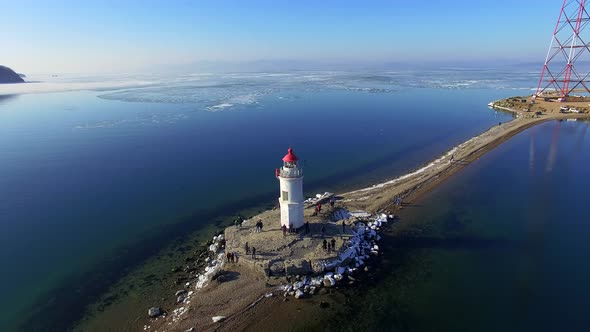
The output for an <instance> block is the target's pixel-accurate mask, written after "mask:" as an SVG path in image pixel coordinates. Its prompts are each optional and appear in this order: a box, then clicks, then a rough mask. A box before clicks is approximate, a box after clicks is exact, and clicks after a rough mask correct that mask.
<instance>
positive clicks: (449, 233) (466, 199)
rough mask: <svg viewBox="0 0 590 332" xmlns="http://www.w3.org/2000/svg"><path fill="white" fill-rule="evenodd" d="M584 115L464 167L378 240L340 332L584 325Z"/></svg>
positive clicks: (587, 163) (526, 135)
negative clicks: (373, 273) (369, 271)
mask: <svg viewBox="0 0 590 332" xmlns="http://www.w3.org/2000/svg"><path fill="white" fill-rule="evenodd" d="M589 126H590V123H588V122H557V121H555V122H548V123H545V124H542V125H539V126H537V127H534V128H532V129H529V130H527V131H524V132H522V133H520V134H519V135H517V136H515V137H514V138H512V139H511V140H510V141H508V142H506V143H504V144H503V145H501V146H500V147H498V148H497V149H495V150H494V151H492V152H491V153H489V154H487V155H485V156H484V157H482V158H481V159H480V160H477V161H475V162H474V163H473V164H471V165H469V166H468V167H467V168H466V169H465V170H464V171H462V172H461V173H460V174H459V175H458V176H455V177H453V178H452V179H451V180H449V181H447V182H446V183H444V184H443V185H441V186H440V187H438V188H437V189H436V190H434V191H432V192H431V193H429V194H428V195H426V197H424V198H423V199H421V200H419V201H418V202H417V203H416V205H415V206H412V207H409V208H407V209H406V211H404V213H403V214H402V216H403V218H402V220H401V222H400V223H399V224H397V225H395V226H393V229H394V231H393V232H392V234H390V235H389V236H388V237H387V238H386V239H385V240H384V241H383V242H382V245H383V246H385V252H386V255H385V258H384V264H382V265H381V266H380V267H379V268H380V269H381V271H380V274H379V275H378V276H377V277H376V278H377V279H376V281H374V283H373V284H372V285H371V286H370V287H365V288H363V289H361V290H355V291H354V292H355V294H354V296H353V297H352V298H353V300H352V301H351V302H350V303H349V304H348V309H349V310H346V311H345V312H346V314H345V315H343V317H340V319H339V320H336V321H335V322H333V323H334V324H340V323H342V324H344V325H345V326H346V328H348V327H350V326H354V327H355V328H364V329H366V330H400V331H500V330H501V331H557V330H560V331H561V330H567V331H583V330H587V327H588V324H589V323H590V316H589V315H588V304H589V303H590V302H589V301H590V300H589V299H590V285H589V284H588V282H587V281H588V280H589V278H590V266H589V265H588V257H590V244H589V242H588V239H589V238H590V223H589V219H588V213H587V210H586V205H585V204H586V203H584V202H585V201H586V196H585V190H586V189H587V188H588V186H589V185H590V178H588V177H587V176H586V175H585V174H587V169H588V167H590V154H589V153H588V147H589V146H590V135H589V134H588V127H589Z"/></svg>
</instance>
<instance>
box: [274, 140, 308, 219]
mask: <svg viewBox="0 0 590 332" xmlns="http://www.w3.org/2000/svg"><path fill="white" fill-rule="evenodd" d="M298 160H299V158H297V156H296V155H295V154H294V153H293V149H291V148H289V150H288V152H287V155H285V156H284V157H283V167H281V168H280V169H279V168H277V169H276V174H275V175H276V177H277V179H279V183H280V190H281V195H280V197H279V204H280V205H281V227H282V226H283V225H284V226H286V227H287V228H290V227H293V228H299V227H301V226H303V170H302V169H301V168H299V166H298V165H297V161H298Z"/></svg>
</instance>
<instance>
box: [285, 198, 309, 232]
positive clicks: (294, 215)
mask: <svg viewBox="0 0 590 332" xmlns="http://www.w3.org/2000/svg"><path fill="white" fill-rule="evenodd" d="M303 223H304V222H303V202H301V203H286V202H281V227H282V226H283V225H285V226H287V228H290V227H293V228H299V227H302V226H303Z"/></svg>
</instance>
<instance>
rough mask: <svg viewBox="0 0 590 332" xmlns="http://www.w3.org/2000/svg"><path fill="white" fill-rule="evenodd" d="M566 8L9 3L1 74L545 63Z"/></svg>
mask: <svg viewBox="0 0 590 332" xmlns="http://www.w3.org/2000/svg"><path fill="white" fill-rule="evenodd" d="M561 3H562V1H561V0H544V1H543V5H540V1H538V0H535V1H533V0H512V1H505V0H494V1H482V2H479V1H467V0H446V1H442V0H438V1H435V0H425V1H411V0H408V1H399V0H391V1H344V0H341V1H307V0H304V1H280V0H275V1H255V0H251V1H224V0H216V1H206V0H202V1H172V0H171V1H151V0H147V1H125V0H119V1H111V0H103V1H84V0H81V1H45V0H36V1H28V0H19V1H12V0H0V8H1V9H2V13H3V14H2V20H0V42H1V48H0V64H4V65H7V66H10V67H12V68H14V69H15V70H17V71H19V72H25V73H50V72H59V73H95V72H121V71H123V72H136V71H148V70H149V68H150V66H152V65H167V64H172V65H173V64H187V63H192V62H198V61H202V60H214V61H231V62H244V61H246V62H247V61H254V60H268V59H270V60H276V59H289V60H305V61H324V62H330V61H339V62H347V61H351V62H367V63H379V62H424V61H428V62H434V61H463V60H468V61H489V60H495V61H497V60H506V61H525V62H530V61H538V62H540V63H542V61H543V60H544V56H545V53H546V49H547V47H548V45H549V41H550V38H551V33H552V30H553V28H554V25H555V21H556V20H557V16H558V14H559V10H560V8H561Z"/></svg>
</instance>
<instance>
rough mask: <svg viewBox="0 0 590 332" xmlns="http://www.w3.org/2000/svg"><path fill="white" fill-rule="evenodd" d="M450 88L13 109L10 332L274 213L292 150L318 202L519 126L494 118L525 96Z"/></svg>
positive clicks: (170, 97)
mask: <svg viewBox="0 0 590 332" xmlns="http://www.w3.org/2000/svg"><path fill="white" fill-rule="evenodd" d="M469 75H470V74H467V75H466V76H468V77H469ZM439 76H440V77H439V78H437V79H435V80H430V81H428V82H426V81H425V80H424V79H423V78H422V76H418V78H416V77H414V78H413V80H408V79H407V78H404V77H405V76H404V75H401V76H400V75H397V76H396V75H394V74H392V75H391V76H390V77H394V78H391V79H389V80H388V79H387V77H389V76H371V75H360V76H359V74H354V75H352V74H350V75H349V74H346V75H345V74H342V75H339V76H336V77H334V76H333V75H332V76H329V77H328V78H325V77H323V76H322V75H315V76H314V75H308V74H306V75H303V74H298V75H292V74H290V75H287V77H288V79H289V80H288V81H287V82H286V83H285V82H284V80H285V78H282V77H278V78H277V77H275V76H271V77H272V79H270V78H268V77H267V78H265V79H263V80H261V79H257V78H256V77H253V76H247V77H242V76H239V75H237V76H235V77H229V78H228V77H225V78H224V79H223V80H222V81H221V82H219V81H214V82H213V83H203V82H202V80H199V81H198V82H197V83H191V82H192V81H189V83H187V82H183V83H182V84H178V83H175V84H163V85H156V86H153V87H148V88H143V89H128V90H123V91H107V92H105V91H82V92H63V93H46V94H28V95H17V96H8V97H6V96H5V97H3V98H2V99H0V225H1V227H2V232H0V265H1V266H2V267H3V269H2V270H3V272H2V274H1V275H0V293H1V294H3V301H4V303H5V304H7V305H4V306H3V309H2V310H0V327H5V328H0V329H2V330H7V329H8V330H10V329H13V328H15V327H16V326H17V325H18V324H21V323H23V322H26V321H27V320H28V319H36V320H37V321H36V324H37V325H36V326H44V324H45V321H44V320H47V324H49V322H51V325H46V326H53V327H55V328H65V327H67V326H69V324H71V322H72V321H73V320H76V319H79V318H80V315H81V313H82V312H83V308H84V305H85V304H87V303H88V302H92V301H93V300H94V299H95V298H96V296H97V295H98V294H100V292H101V291H103V290H104V287H108V285H109V283H112V282H114V281H115V280H117V279H118V278H119V277H120V276H122V275H123V274H124V273H126V271H127V270H126V269H122V266H128V265H132V264H139V263H141V261H142V259H145V258H147V257H149V256H150V255H153V254H154V253H155V252H157V251H158V250H159V249H160V248H162V247H163V246H165V245H166V243H168V242H169V241H171V240H173V239H174V238H176V237H178V236H181V235H182V234H183V233H186V232H189V231H195V230H198V229H200V228H202V227H205V226H206V225H210V224H212V223H215V222H216V219H215V217H214V216H215V214H216V213H217V212H219V211H224V212H225V213H232V211H237V210H238V209H239V208H241V207H246V206H249V205H252V204H257V203H266V204H268V203H270V204H272V203H274V199H275V196H276V189H277V188H276V186H277V183H276V180H275V179H274V176H273V174H274V169H275V168H276V167H277V166H280V160H281V158H282V156H283V155H284V154H285V152H286V149H287V148H288V147H289V146H291V147H293V148H294V150H295V152H296V153H297V154H298V155H299V156H300V157H301V159H302V163H303V165H304V167H305V169H306V179H305V191H306V192H307V194H309V195H312V194H314V193H315V192H316V191H320V190H321V191H325V190H342V189H345V188H352V187H355V186H359V185H362V184H366V183H371V182H375V181H380V180H382V179H384V178H388V177H393V176H395V175H399V174H401V173H403V172H406V171H408V170H410V169H412V168H414V167H417V166H419V165H420V164H422V163H424V162H427V161H428V160H430V159H432V158H434V157H436V156H438V155H440V154H441V153H443V152H444V151H446V150H448V149H449V148H450V147H452V146H454V145H456V144H458V143H460V142H462V141H464V140H466V139H467V138H469V137H471V136H474V135H476V134H478V133H480V132H482V131H483V130H485V129H487V128H488V127H490V126H492V125H494V124H497V123H498V122H500V121H502V122H504V121H508V120H509V119H510V118H511V117H510V115H507V114H502V113H496V112H493V111H491V110H489V109H488V108H487V107H486V104H487V103H488V102H489V101H490V100H494V99H499V98H501V97H504V96H506V95H507V94H514V92H513V91H506V90H502V89H501V88H503V86H504V85H503V84H504V83H502V82H500V83H498V82H499V81H497V80H493V79H489V80H488V81H489V82H492V83H493V84H498V86H496V85H493V86H492V85H490V84H492V83H489V82H488V81H485V82H487V83H485V84H483V83H482V84H481V85H478V84H479V83H477V81H468V83H461V82H464V81H465V80H464V79H462V80H460V79H456V80H450V79H449V77H448V75H445V74H441V75H439ZM425 77H426V75H425ZM429 77H430V76H429ZM317 81H319V82H321V83H317ZM228 82H230V83H228ZM281 82H282V83H281ZM400 82H402V83H400ZM408 82H410V83H411V84H409V83H408ZM412 82H417V83H415V84H414V83H412ZM420 82H421V83H420ZM281 84H283V85H281ZM523 93H526V92H523ZM538 146H539V148H540V147H541V146H542V144H541V143H539V144H538ZM527 153H528V152H527ZM527 156H528V154H527ZM528 167H529V166H528V165H526V167H525V169H528ZM572 167H573V166H572ZM506 169H507V170H508V169H512V165H510V166H508V165H507V166H506ZM515 169H519V168H515ZM503 176H507V174H504V175H503ZM564 195H566V196H567V199H568V201H569V199H577V198H578V197H577V195H575V194H574V195H570V194H569V193H564ZM570 196H573V197H570ZM560 198H562V199H565V198H566V197H560ZM522 199H528V197H520V196H510V201H513V202H514V203H516V202H518V201H520V200H522ZM484 201H488V200H487V199H484ZM548 202H550V200H549V201H548ZM540 214H541V215H544V213H540ZM474 223H475V222H474ZM97 276H100V277H97ZM93 278H94V279H93ZM99 278H100V280H99ZM64 307H65V308H67V310H57V311H56V312H55V313H53V311H52V310H54V309H55V308H64ZM25 326H26V325H25Z"/></svg>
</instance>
